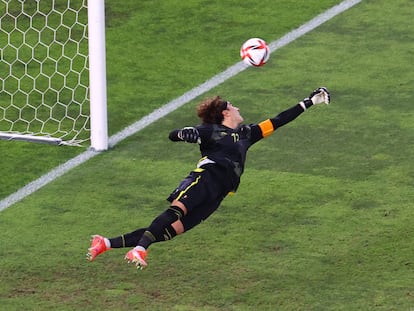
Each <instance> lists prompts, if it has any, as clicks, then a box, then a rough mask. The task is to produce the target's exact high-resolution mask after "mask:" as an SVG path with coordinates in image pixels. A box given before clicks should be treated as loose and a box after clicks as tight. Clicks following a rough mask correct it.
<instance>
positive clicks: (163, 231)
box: [138, 206, 184, 249]
mask: <svg viewBox="0 0 414 311" xmlns="http://www.w3.org/2000/svg"><path fill="white" fill-rule="evenodd" d="M183 216H184V212H183V211H182V209H181V208H179V207H177V206H170V207H169V208H168V209H167V210H166V211H165V212H164V213H162V214H161V215H159V216H158V217H157V218H155V219H154V221H153V222H152V223H151V225H150V226H149V227H148V228H147V230H146V231H145V232H144V234H143V235H142V238H141V239H140V240H139V242H138V245H139V246H142V247H144V248H145V249H146V248H148V247H149V246H150V245H151V244H152V243H155V242H162V241H167V240H171V239H172V238H173V237H175V236H176V235H177V233H176V231H175V230H174V228H173V227H172V224H173V223H174V222H176V221H177V220H179V219H181V218H182V217H183Z"/></svg>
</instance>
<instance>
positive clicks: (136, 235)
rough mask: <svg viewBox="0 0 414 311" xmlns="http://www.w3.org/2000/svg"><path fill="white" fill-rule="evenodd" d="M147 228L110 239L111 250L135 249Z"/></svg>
mask: <svg viewBox="0 0 414 311" xmlns="http://www.w3.org/2000/svg"><path fill="white" fill-rule="evenodd" d="M145 230H147V228H141V229H138V230H135V231H133V232H130V233H127V234H123V235H120V236H117V237H115V238H110V239H109V241H110V242H111V248H122V247H135V246H137V244H138V242H139V240H140V239H141V237H142V235H143V234H144V232H145Z"/></svg>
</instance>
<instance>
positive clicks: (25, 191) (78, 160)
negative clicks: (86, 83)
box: [0, 0, 362, 212]
mask: <svg viewBox="0 0 414 311" xmlns="http://www.w3.org/2000/svg"><path fill="white" fill-rule="evenodd" d="M361 1H362V0H345V1H342V2H341V3H340V4H338V5H336V6H334V7H332V8H330V9H328V10H327V11H325V12H324V13H322V14H320V15H318V16H316V17H315V18H313V19H312V20H310V21H309V22H307V23H305V24H303V25H302V26H300V27H299V28H297V29H295V30H293V31H291V32H289V33H288V34H286V35H285V36H283V37H282V38H280V39H279V40H276V41H273V42H271V43H270V44H269V47H270V51H271V52H274V51H276V50H278V49H280V48H282V47H284V46H286V45H288V44H289V43H290V42H292V41H294V40H296V39H298V38H300V37H301V36H303V35H305V34H306V33H308V32H310V31H312V30H313V29H315V28H316V27H318V26H320V25H322V24H323V23H325V22H326V21H328V20H330V19H332V18H334V17H335V16H337V15H339V14H341V13H342V12H344V11H346V10H348V9H349V8H351V7H353V6H354V5H356V4H358V3H359V2H361ZM246 68H247V66H246V65H245V64H244V63H243V62H241V61H240V62H238V63H236V64H235V65H233V66H231V67H229V68H228V69H227V70H225V71H223V72H221V73H219V74H217V75H215V76H214V77H212V78H211V79H209V80H207V81H206V82H204V83H202V84H200V85H199V86H197V87H195V88H194V89H192V90H190V91H188V92H187V93H185V94H183V95H182V96H180V97H178V98H176V99H174V100H172V101H171V102H169V103H167V104H165V105H164V106H162V107H161V108H159V109H156V110H155V111H153V112H152V113H150V114H149V115H147V116H145V117H143V118H142V119H140V120H138V121H137V122H135V123H133V124H132V125H130V126H128V127H126V128H125V129H123V130H122V131H120V132H118V133H116V134H115V135H113V136H111V137H110V138H109V147H110V148H111V147H113V146H115V145H116V144H118V143H119V142H121V141H122V140H124V139H126V138H128V137H129V136H131V135H134V134H135V133H137V132H139V131H140V130H142V129H143V128H145V127H147V126H148V125H150V124H152V123H154V122H155V121H157V120H159V119H160V118H162V117H164V116H166V115H167V114H169V113H171V112H173V111H174V110H176V109H178V108H179V107H181V106H183V105H184V104H186V103H188V102H189V101H191V100H193V99H195V98H196V97H197V96H199V95H202V94H203V93H205V92H207V91H209V90H211V89H212V88H214V87H216V86H217V85H219V84H221V83H223V82H224V81H226V80H228V79H230V78H231V77H233V76H235V75H237V74H238V73H240V72H242V71H243V70H245V69H246ZM98 154H99V152H95V151H92V150H87V151H85V152H83V153H81V154H80V155H78V156H76V157H74V158H72V159H70V160H69V161H67V162H66V163H64V164H61V165H59V166H57V167H56V168H54V169H52V170H51V171H50V172H48V173H46V174H45V175H43V176H41V177H39V178H38V179H36V180H34V181H32V182H31V183H29V184H27V185H26V186H24V187H23V188H21V189H19V190H17V191H16V192H15V193H13V194H11V195H9V196H8V197H6V198H5V199H3V200H1V201H0V212H1V211H3V210H5V209H6V208H8V207H10V206H11V205H13V204H15V203H17V202H19V201H21V200H23V199H24V198H25V197H27V196H29V195H30V194H32V193H34V192H35V191H37V190H39V189H40V188H42V187H43V186H45V185H47V184H48V183H50V182H52V181H53V180H55V179H57V178H58V177H60V176H62V175H64V174H66V173H67V172H68V171H69V170H71V169H73V168H75V167H77V166H79V165H81V164H82V163H84V162H86V161H88V160H89V159H91V158H92V157H94V156H96V155H98Z"/></svg>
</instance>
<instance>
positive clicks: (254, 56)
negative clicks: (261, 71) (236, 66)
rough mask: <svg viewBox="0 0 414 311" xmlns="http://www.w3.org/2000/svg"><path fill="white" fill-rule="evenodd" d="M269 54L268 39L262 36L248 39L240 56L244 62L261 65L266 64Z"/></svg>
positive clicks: (255, 65)
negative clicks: (261, 37)
mask: <svg viewBox="0 0 414 311" xmlns="http://www.w3.org/2000/svg"><path fill="white" fill-rule="evenodd" d="M269 56H270V50H269V47H268V46H267V43H266V41H264V40H263V39H260V38H251V39H249V40H247V41H246V42H244V43H243V45H242V47H241V49H240V57H241V59H242V60H243V62H244V63H246V64H247V65H249V66H253V67H260V66H263V65H264V64H266V62H267V60H268V59H269Z"/></svg>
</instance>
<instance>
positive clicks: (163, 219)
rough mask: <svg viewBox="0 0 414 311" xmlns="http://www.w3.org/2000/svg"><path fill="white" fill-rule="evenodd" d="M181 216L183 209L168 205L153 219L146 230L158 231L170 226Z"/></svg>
mask: <svg viewBox="0 0 414 311" xmlns="http://www.w3.org/2000/svg"><path fill="white" fill-rule="evenodd" d="M183 216H184V211H183V210H182V209H181V208H179V207H177V206H170V207H169V208H168V209H167V210H165V211H164V212H163V213H162V214H160V215H159V216H158V217H157V218H155V219H154V221H153V222H152V223H151V225H150V226H149V228H148V229H147V230H148V231H151V232H160V231H161V230H163V229H165V228H167V227H168V226H171V225H172V224H173V223H174V222H176V221H177V220H180V219H181V218H182V217H183Z"/></svg>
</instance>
